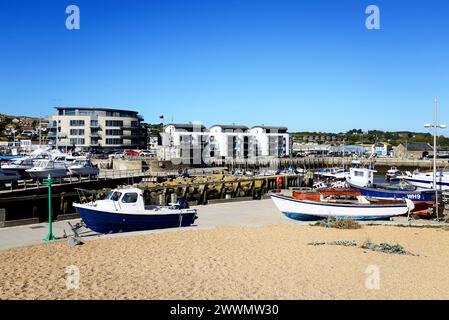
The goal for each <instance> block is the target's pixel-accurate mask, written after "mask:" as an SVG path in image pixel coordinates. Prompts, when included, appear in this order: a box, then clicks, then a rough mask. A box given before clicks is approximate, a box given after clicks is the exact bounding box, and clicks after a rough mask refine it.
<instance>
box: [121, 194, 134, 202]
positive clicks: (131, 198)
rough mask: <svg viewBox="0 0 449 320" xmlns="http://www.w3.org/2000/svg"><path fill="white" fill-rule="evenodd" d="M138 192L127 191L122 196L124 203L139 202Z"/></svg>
mask: <svg viewBox="0 0 449 320" xmlns="http://www.w3.org/2000/svg"><path fill="white" fill-rule="evenodd" d="M137 197H138V195H137V193H125V195H124V196H123V198H122V202H123V203H136V202H137Z"/></svg>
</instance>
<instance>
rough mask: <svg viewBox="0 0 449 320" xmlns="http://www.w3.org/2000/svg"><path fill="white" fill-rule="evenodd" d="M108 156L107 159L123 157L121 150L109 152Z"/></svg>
mask: <svg viewBox="0 0 449 320" xmlns="http://www.w3.org/2000/svg"><path fill="white" fill-rule="evenodd" d="M108 157H109V159H117V158H123V157H124V153H123V151H115V152H113V153H111V154H110V155H109V156H108Z"/></svg>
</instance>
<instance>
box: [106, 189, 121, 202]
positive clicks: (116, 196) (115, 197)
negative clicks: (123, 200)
mask: <svg viewBox="0 0 449 320" xmlns="http://www.w3.org/2000/svg"><path fill="white" fill-rule="evenodd" d="M121 196H122V193H121V192H118V191H116V192H114V193H113V194H111V196H110V198H109V199H111V200H112V201H118V200H119V199H120V197H121Z"/></svg>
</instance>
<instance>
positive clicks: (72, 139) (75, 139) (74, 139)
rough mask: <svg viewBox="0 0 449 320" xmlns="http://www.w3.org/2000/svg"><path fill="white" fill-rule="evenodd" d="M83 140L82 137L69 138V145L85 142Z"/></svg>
mask: <svg viewBox="0 0 449 320" xmlns="http://www.w3.org/2000/svg"><path fill="white" fill-rule="evenodd" d="M85 141H86V140H84V138H70V144H71V145H77V144H85Z"/></svg>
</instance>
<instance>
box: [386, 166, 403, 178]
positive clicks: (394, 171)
mask: <svg viewBox="0 0 449 320" xmlns="http://www.w3.org/2000/svg"><path fill="white" fill-rule="evenodd" d="M400 175H401V171H399V169H398V168H397V167H391V168H390V169H388V170H387V173H386V174H385V180H387V181H393V180H399V178H398V177H399V176H400Z"/></svg>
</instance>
